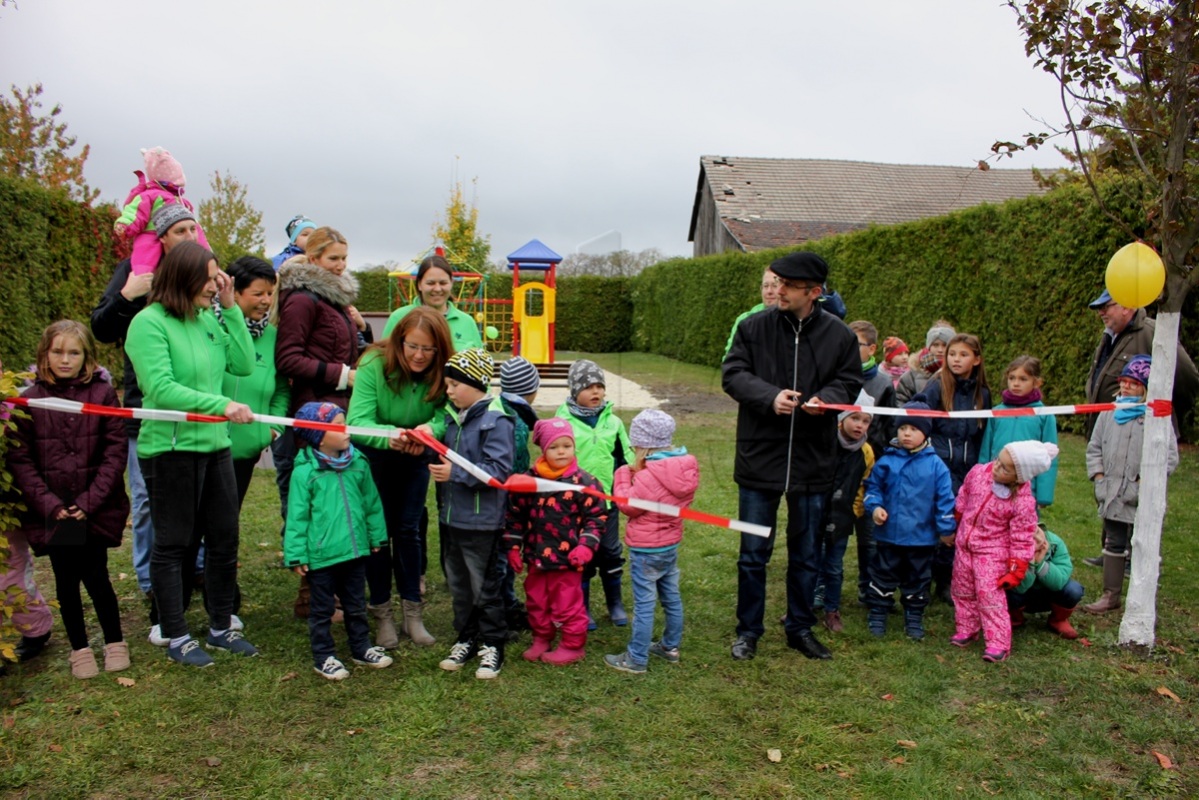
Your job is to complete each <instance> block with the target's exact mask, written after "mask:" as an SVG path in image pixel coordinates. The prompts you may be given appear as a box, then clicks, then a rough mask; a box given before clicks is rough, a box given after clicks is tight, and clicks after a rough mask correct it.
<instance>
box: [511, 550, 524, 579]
mask: <svg viewBox="0 0 1199 800" xmlns="http://www.w3.org/2000/svg"><path fill="white" fill-rule="evenodd" d="M508 567H509V568H510V569H511V570H512V572H513V573H515V574H517V575H519V574H520V573H521V572H523V571H524V568H525V561H524V559H523V558H521V557H520V548H519V547H514V548H512V549H511V550H509V551H508Z"/></svg>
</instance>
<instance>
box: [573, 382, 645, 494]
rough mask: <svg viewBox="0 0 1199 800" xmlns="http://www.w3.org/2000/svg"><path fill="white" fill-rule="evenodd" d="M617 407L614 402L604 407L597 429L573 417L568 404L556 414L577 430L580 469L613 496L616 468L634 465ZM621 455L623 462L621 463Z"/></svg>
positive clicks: (576, 451) (576, 447)
mask: <svg viewBox="0 0 1199 800" xmlns="http://www.w3.org/2000/svg"><path fill="white" fill-rule="evenodd" d="M613 408H614V406H613V405H612V403H608V404H607V405H605V406H604V410H603V411H601V412H600V413H599V418H598V419H597V420H596V423H595V427H594V428H593V427H591V426H590V425H588V424H587V423H586V422H585V421H584V420H581V419H579V418H578V417H576V416H575V415H574V414H571V413H570V407H569V406H568V405H567V404H566V403H563V404H562V405H561V406H559V407H558V411H557V412H556V413H555V415H554V416H557V417H561V418H562V419H564V420H568V421H569V422H570V426H571V427H572V428H574V430H575V458H577V459H578V460H579V468H580V469H582V470H583V471H584V472H589V473H591V474H592V475H593V476H594V477H595V478H596V479H597V480H598V481H599V482H600V485H601V486H603V487H604V493H605V494H611V493H612V476H613V475H615V474H616V468H617V467H618V466H620V465H621V464H632V463H633V445H631V444H630V443H629V434H628V432H626V431H625V429H624V421H623V420H622V419H621V418H620V417H618V416H616V414H615V412H614V411H613ZM617 453H619V454H620V458H621V459H623V460H621V461H620V463H619V464H618V463H617V455H616V454H617Z"/></svg>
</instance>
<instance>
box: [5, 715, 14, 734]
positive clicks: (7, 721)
mask: <svg viewBox="0 0 1199 800" xmlns="http://www.w3.org/2000/svg"><path fill="white" fill-rule="evenodd" d="M16 724H17V718H16V717H5V718H4V730H6V731H7V730H12V726H13V725H16Z"/></svg>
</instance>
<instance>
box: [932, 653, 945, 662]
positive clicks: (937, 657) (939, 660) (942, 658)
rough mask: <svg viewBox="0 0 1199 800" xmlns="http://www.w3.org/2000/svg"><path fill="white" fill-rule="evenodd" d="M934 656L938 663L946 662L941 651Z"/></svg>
mask: <svg viewBox="0 0 1199 800" xmlns="http://www.w3.org/2000/svg"><path fill="white" fill-rule="evenodd" d="M933 657H934V658H936V659H937V663H938V664H944V663H945V656H943V655H941V654H940V653H937V654H936V655H934V656H933Z"/></svg>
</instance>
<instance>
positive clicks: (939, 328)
mask: <svg viewBox="0 0 1199 800" xmlns="http://www.w3.org/2000/svg"><path fill="white" fill-rule="evenodd" d="M956 335H957V331H955V330H954V329H953V328H951V327H949V326H948V325H936V326H933V327H931V328H929V329H928V334H927V335H926V336H925V337H924V346H925V347H932V346H933V342H945V344H949V340H950V339H952V338H953V337H954V336H956Z"/></svg>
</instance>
